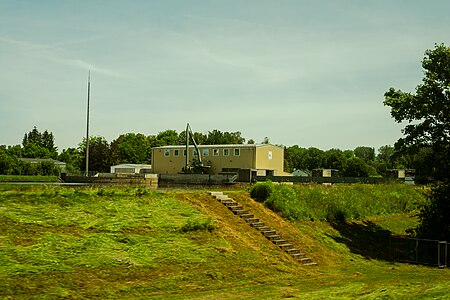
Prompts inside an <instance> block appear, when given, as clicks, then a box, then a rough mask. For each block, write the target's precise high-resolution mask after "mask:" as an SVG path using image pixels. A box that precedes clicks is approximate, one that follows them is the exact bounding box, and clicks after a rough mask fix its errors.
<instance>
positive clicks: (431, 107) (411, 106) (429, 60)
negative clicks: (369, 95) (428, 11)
mask: <svg viewBox="0 0 450 300" xmlns="http://www.w3.org/2000/svg"><path fill="white" fill-rule="evenodd" d="M422 67H423V69H424V78H423V80H422V84H419V85H418V86H417V87H416V92H415V93H414V94H412V93H408V92H403V91H401V90H396V89H394V88H390V89H389V91H388V92H386V93H385V101H384V104H385V105H387V106H389V107H391V116H392V117H393V118H394V119H395V121H397V122H399V123H400V122H407V123H408V125H406V126H405V128H404V129H403V133H404V137H402V138H400V139H399V140H398V141H397V143H396V144H395V147H396V149H397V150H398V151H401V152H403V153H415V154H419V155H420V154H421V155H422V156H423V157H424V158H425V159H424V162H425V163H424V164H423V165H422V168H421V169H420V170H419V171H421V172H423V173H422V174H420V172H419V175H422V177H425V178H426V179H427V180H429V181H431V182H434V183H435V184H436V185H435V186H434V188H433V190H432V192H431V194H430V196H429V198H430V199H429V200H430V201H429V203H428V204H427V205H426V206H424V207H423V208H422V211H421V213H420V218H421V224H420V226H419V227H418V228H417V233H418V234H419V236H422V237H427V238H439V239H447V240H448V239H450V218H449V217H448V213H449V206H450V203H449V201H450V199H449V196H448V195H449V192H450V186H449V185H450V176H449V175H450V173H449V172H450V48H449V47H446V46H445V45H444V44H441V45H435V48H434V49H431V50H427V51H425V57H424V59H423V61H422Z"/></svg>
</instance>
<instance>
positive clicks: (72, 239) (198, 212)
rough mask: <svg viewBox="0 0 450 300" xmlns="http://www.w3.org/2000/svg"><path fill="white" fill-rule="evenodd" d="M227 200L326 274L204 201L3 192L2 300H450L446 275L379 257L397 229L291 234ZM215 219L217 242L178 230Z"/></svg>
mask: <svg viewBox="0 0 450 300" xmlns="http://www.w3.org/2000/svg"><path fill="white" fill-rule="evenodd" d="M77 191H78V192H77ZM79 191H81V192H79ZM230 194H231V195H232V196H233V197H234V198H235V199H237V200H238V201H240V202H241V203H242V204H243V205H244V206H245V207H246V208H248V209H250V210H252V211H253V212H254V213H255V214H257V215H258V217H260V218H261V219H263V221H264V222H266V223H268V224H269V225H270V226H271V227H273V228H276V229H277V230H278V231H280V232H281V233H282V234H283V235H284V236H286V237H288V239H289V240H290V241H291V242H293V243H294V244H295V245H296V246H298V247H299V248H301V249H303V250H304V251H305V252H307V253H308V255H310V256H311V257H313V258H314V259H315V260H316V261H317V262H318V263H319V266H317V267H312V268H311V267H304V266H301V265H299V264H298V263H296V262H295V261H294V260H292V259H291V258H290V257H289V256H287V255H286V254H284V253H283V252H282V251H280V250H279V249H278V248H277V247H276V246H274V245H273V244H271V243H270V242H268V241H267V240H266V239H265V238H263V237H262V236H261V234H260V233H258V232H257V231H256V230H254V229H253V228H251V227H249V226H248V225H247V224H246V223H245V222H243V221H242V220H240V219H239V218H237V217H235V216H234V215H233V214H232V213H231V212H229V211H228V210H227V209H225V208H224V206H223V205H222V204H220V203H218V202H217V201H215V200H213V199H212V198H211V197H209V196H207V195H206V193H204V192H166V193H163V194H161V193H155V192H151V193H150V194H148V195H145V194H144V195H141V193H140V191H136V190H129V191H125V190H116V191H115V192H114V193H112V192H111V191H110V190H108V191H102V190H100V191H96V190H86V191H83V190H74V189H61V188H59V189H56V188H42V190H39V189H33V190H30V191H27V190H25V191H20V190H15V191H0V232H2V233H1V236H0V296H12V297H14V298H16V299H20V298H23V299H29V298H32V297H36V298H50V299H51V298H60V297H67V298H74V299H76V298H86V297H89V298H95V297H97V298H141V297H145V298H146V297H150V296H152V297H155V298H161V299H166V298H167V297H169V296H170V298H173V299H178V298H179V299H185V298H195V299H199V298H200V299H201V298H203V299H233V298H239V299H277V298H286V297H291V298H295V297H299V298H306V297H307V298H308V299H314V298H317V299H320V298H326V297H330V296H331V297H336V298H355V297H361V298H367V299H373V298H379V297H393V298H404V297H414V298H420V297H424V298H432V297H443V298H444V297H445V296H449V294H450V292H448V291H449V290H450V289H449V288H450V283H449V282H448V277H449V275H450V272H449V271H448V270H438V269H434V268H428V267H421V266H412V265H406V264H392V263H389V262H387V261H385V260H384V258H385V254H384V251H382V249H379V248H380V247H378V249H377V245H378V244H379V243H380V241H383V238H384V237H385V235H386V231H385V229H384V228H382V227H380V226H379V225H380V224H381V225H383V226H384V225H386V224H387V225H389V226H391V224H394V223H395V222H392V221H389V220H388V218H385V219H375V220H371V222H365V223H351V224H346V225H336V224H335V225H330V224H328V223H324V222H296V223H295V224H293V223H289V222H286V221H285V220H283V219H282V218H280V217H279V216H278V215H277V214H275V213H273V212H271V211H269V210H267V209H265V208H264V207H263V206H262V205H261V204H260V203H256V202H254V201H253V200H252V199H250V198H249V197H248V195H247V194H246V193H242V192H232V193H230ZM210 217H212V218H213V219H214V220H215V227H216V229H214V230H213V231H212V232H209V231H207V230H197V231H188V232H186V233H183V232H182V230H181V229H182V228H183V226H185V225H186V224H199V225H202V224H208V223H209V222H210V219H209V218H210ZM397 218H398V217H397ZM404 219H406V220H407V221H406V223H408V218H404ZM383 222H384V223H383ZM396 226H397V225H396ZM391 227H394V226H391ZM403 229H404V228H400V227H397V228H396V229H395V230H396V231H401V230H403ZM361 239H366V240H367V241H365V240H363V242H361Z"/></svg>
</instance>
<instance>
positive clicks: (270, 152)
mask: <svg viewBox="0 0 450 300" xmlns="http://www.w3.org/2000/svg"><path fill="white" fill-rule="evenodd" d="M267 158H268V159H272V151H269V152H268V153H267Z"/></svg>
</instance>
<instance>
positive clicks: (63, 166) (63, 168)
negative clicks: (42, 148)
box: [19, 157, 67, 173]
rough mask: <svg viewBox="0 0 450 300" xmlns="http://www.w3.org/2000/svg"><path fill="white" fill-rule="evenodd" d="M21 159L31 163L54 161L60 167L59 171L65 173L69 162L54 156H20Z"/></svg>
mask: <svg viewBox="0 0 450 300" xmlns="http://www.w3.org/2000/svg"><path fill="white" fill-rule="evenodd" d="M19 159H20V160H21V161H23V162H27V163H30V164H33V165H35V164H39V163H45V162H50V163H53V164H54V165H55V166H56V167H57V168H59V171H60V172H61V173H65V172H66V166H67V164H66V163H65V162H63V161H59V160H56V159H53V158H25V157H23V158H19Z"/></svg>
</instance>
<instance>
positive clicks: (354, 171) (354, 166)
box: [342, 157, 376, 177]
mask: <svg viewBox="0 0 450 300" xmlns="http://www.w3.org/2000/svg"><path fill="white" fill-rule="evenodd" d="M342 175H343V176H344V177H371V176H375V175H376V171H375V169H374V168H373V167H371V166H370V165H368V164H367V163H366V162H365V161H364V160H363V159H362V158H359V157H352V158H349V159H348V160H347V163H346V168H345V169H344V170H343V172H342Z"/></svg>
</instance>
